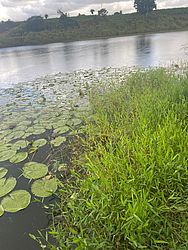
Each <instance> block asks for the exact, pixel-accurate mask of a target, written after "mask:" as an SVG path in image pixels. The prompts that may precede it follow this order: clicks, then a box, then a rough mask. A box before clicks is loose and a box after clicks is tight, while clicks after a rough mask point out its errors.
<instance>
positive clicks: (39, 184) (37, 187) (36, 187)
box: [31, 178, 57, 197]
mask: <svg viewBox="0 0 188 250" xmlns="http://www.w3.org/2000/svg"><path fill="white" fill-rule="evenodd" d="M56 190H57V180H56V179H55V178H53V179H51V180H46V179H45V180H37V181H35V182H34V183H33V184H32V186H31V191H32V193H33V194H34V195H35V196H37V197H49V196H51V195H52V194H54V193H55V191H56Z"/></svg>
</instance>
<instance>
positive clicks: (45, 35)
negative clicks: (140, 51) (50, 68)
mask: <svg viewBox="0 0 188 250" xmlns="http://www.w3.org/2000/svg"><path fill="white" fill-rule="evenodd" d="M62 17H63V18H62ZM187 27H188V8H179V9H168V10H156V11H153V12H151V13H149V14H147V15H140V14H139V13H133V14H125V15H124V14H121V12H119V13H115V14H114V15H111V16H106V15H105V16H100V15H90V16H84V15H80V16H77V17H68V16H66V15H65V16H61V17H60V18H53V19H50V18H49V19H48V16H46V18H45V19H44V18H42V17H40V16H38V17H31V18H29V19H28V20H27V21H24V22H17V23H15V22H11V21H8V22H3V23H1V24H0V47H9V46H19V45H34V44H46V43H53V42H66V41H74V40H84V39H95V38H101V37H114V36H124V35H131V34H138V33H148V32H164V31H174V30H187Z"/></svg>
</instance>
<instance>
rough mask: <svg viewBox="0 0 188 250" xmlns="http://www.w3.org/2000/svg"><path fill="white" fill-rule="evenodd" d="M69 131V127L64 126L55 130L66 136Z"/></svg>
mask: <svg viewBox="0 0 188 250" xmlns="http://www.w3.org/2000/svg"><path fill="white" fill-rule="evenodd" d="M68 131H69V127H67V126H63V127H58V128H56V129H55V130H54V132H55V133H57V134H64V133H66V132H68Z"/></svg>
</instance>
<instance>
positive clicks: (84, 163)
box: [46, 69, 188, 250]
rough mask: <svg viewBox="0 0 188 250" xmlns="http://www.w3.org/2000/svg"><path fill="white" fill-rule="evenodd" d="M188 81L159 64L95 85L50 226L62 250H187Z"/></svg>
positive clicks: (187, 78)
mask: <svg viewBox="0 0 188 250" xmlns="http://www.w3.org/2000/svg"><path fill="white" fill-rule="evenodd" d="M187 83H188V74H184V75H181V76H175V75H174V74H172V73H166V72H165V70H163V69H159V70H150V71H148V72H145V73H142V72H138V73H136V74H133V75H132V76H131V77H130V78H129V79H128V80H127V81H126V82H122V84H118V85H114V84H112V85H111V86H108V87H106V86H105V84H104V87H102V85H101V86H100V87H99V88H96V90H95V91H94V93H93V95H92V96H91V102H92V107H93V111H94V115H93V117H92V121H91V119H90V120H89V121H88V122H87V126H86V127H85V135H86V136H85V140H83V138H82V140H81V142H82V145H81V146H82V152H77V154H78V156H77V158H78V160H77V161H76V162H74V164H73V169H72V170H71V174H72V177H71V178H70V179H69V180H68V181H67V182H65V183H63V189H61V192H59V197H60V198H61V201H60V202H59V205H58V207H57V211H56V212H55V213H54V214H55V215H58V216H59V217H60V218H61V220H60V221H59V223H58V222H57V221H56V223H57V224H56V223H55V220H54V224H53V226H52V228H51V232H49V234H52V235H53V236H54V237H55V239H56V240H57V244H59V246H58V247H59V248H60V249H72V247H73V246H74V248H75V249H151V250H153V249H187V247H188V239H187V231H188V217H187V214H188V206H187V200H188V182H187V161H188V154H187V145H188V125H187V110H188V94H187V93H188V84H187ZM83 149H84V150H83ZM80 154H81V155H80ZM46 244H47V246H48V248H49V249H54V248H55V246H52V245H50V243H49V242H47V243H46ZM56 246H57V245H56Z"/></svg>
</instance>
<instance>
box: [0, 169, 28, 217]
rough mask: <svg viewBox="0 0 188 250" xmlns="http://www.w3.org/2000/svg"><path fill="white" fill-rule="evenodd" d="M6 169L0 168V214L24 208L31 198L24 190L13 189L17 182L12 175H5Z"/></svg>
mask: <svg viewBox="0 0 188 250" xmlns="http://www.w3.org/2000/svg"><path fill="white" fill-rule="evenodd" d="M7 173H8V170H7V169H5V168H0V198H2V200H1V202H0V216H2V215H3V214H4V212H10V213H14V212H18V211H20V210H22V209H24V208H26V207H27V206H28V205H29V203H30V200H31V195H30V194H29V192H27V191H25V190H16V191H13V189H14V188H15V186H16V184H17V180H16V178H14V177H7V178H6V177H5V176H6V175H7Z"/></svg>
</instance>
